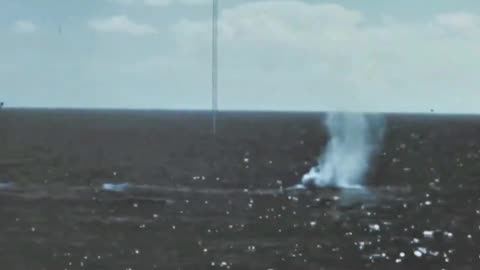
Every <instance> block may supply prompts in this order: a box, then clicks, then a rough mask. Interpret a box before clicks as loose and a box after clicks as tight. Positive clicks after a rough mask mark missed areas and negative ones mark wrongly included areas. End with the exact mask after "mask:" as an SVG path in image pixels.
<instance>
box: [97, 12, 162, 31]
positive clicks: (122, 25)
mask: <svg viewBox="0 0 480 270" xmlns="http://www.w3.org/2000/svg"><path fill="white" fill-rule="evenodd" d="M89 26H90V27H91V28H93V29H94V30H96V31H98V32H118V33H127V34H131V35H148V34H155V33H157V30H156V29H155V27H153V26H151V25H148V24H143V23H137V22H135V21H132V20H131V19H129V18H128V17H127V16H125V15H117V16H112V17H110V18H104V19H95V20H91V21H90V22H89Z"/></svg>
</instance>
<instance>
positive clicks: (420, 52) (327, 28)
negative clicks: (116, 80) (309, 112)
mask: <svg viewBox="0 0 480 270" xmlns="http://www.w3.org/2000/svg"><path fill="white" fill-rule="evenodd" d="M385 15H386V14H385ZM385 18H389V19H388V20H384V21H380V22H378V21H374V20H373V19H371V18H370V17H369V16H367V15H365V14H363V13H362V12H360V11H357V10H352V9H348V8H345V7H343V6H341V5H337V4H322V3H306V2H302V1H295V0H285V1H273V0H269V1H258V2H250V3H245V4H240V5H237V6H234V7H232V8H228V9H224V10H223V12H222V14H221V17H220V21H219V28H220V42H221V44H220V57H221V59H222V60H221V61H222V62H221V67H222V69H221V74H222V76H223V77H222V82H221V85H222V86H223V88H222V91H224V93H223V96H227V97H228V96H230V97H232V96H235V95H236V94H235V93H241V95H242V98H243V99H244V100H251V101H254V100H265V104H266V107H281V108H285V107H292V108H303V109H314V110H315V109H322V108H325V106H327V107H329V108H330V109H352V108H353V110H372V109H373V110H384V111H385V110H393V111H398V110H399V111H405V110H407V111H427V110H429V109H430V107H436V108H437V107H438V110H442V109H443V110H445V111H452V110H455V109H464V110H477V109H476V107H477V106H478V105H477V104H476V102H475V101H474V100H478V98H480V97H478V98H473V99H472V97H475V96H478V94H477V91H478V89H480V81H479V80H478V79H477V76H476V73H477V70H480V62H479V61H477V59H480V47H478V46H477V44H480V16H478V15H477V14H474V13H469V12H462V13H460V12H458V13H447V14H438V15H437V16H433V17H431V18H430V19H426V20H424V21H416V22H411V21H402V20H399V19H398V18H395V17H392V16H387V15H386V16H385ZM172 30H173V32H174V33H175V35H176V37H177V42H178V44H179V45H180V47H181V48H183V49H184V52H187V53H191V54H192V55H195V56H197V57H205V53H204V52H205V51H208V48H209V46H210V44H209V40H210V35H211V22H210V20H205V21H194V20H183V21H181V22H179V23H178V24H176V25H175V26H173V27H172ZM238 74H242V75H241V76H238ZM245 78H248V80H247V79H245ZM225 92H227V93H225ZM292 93H296V94H295V95H294V97H292ZM238 95H240V94H238ZM286 96H288V97H289V98H284V97H286ZM238 98H239V97H236V99H235V98H231V99H227V98H226V99H225V100H224V101H225V103H227V104H225V106H229V104H238ZM376 100H382V101H384V102H376ZM352 104H353V105H352ZM244 105H246V104H244Z"/></svg>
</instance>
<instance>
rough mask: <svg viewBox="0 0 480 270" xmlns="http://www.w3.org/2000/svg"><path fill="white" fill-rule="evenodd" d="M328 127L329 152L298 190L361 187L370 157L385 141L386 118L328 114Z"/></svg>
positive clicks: (307, 175) (351, 114)
mask: <svg viewBox="0 0 480 270" xmlns="http://www.w3.org/2000/svg"><path fill="white" fill-rule="evenodd" d="M325 124H326V127H327V129H328V133H329V135H330V140H329V142H328V144H327V147H326V150H325V152H324V154H323V155H322V156H321V157H320V158H319V161H318V165H317V166H315V167H313V168H312V169H311V170H310V171H309V172H308V173H307V174H305V175H304V176H303V178H302V184H301V185H298V187H305V186H311V185H315V186H317V187H325V186H334V187H340V188H361V187H362V185H363V181H364V177H365V175H366V173H367V171H368V169H369V165H370V160H371V156H372V154H373V153H374V152H375V151H376V150H377V149H378V148H379V146H380V145H381V143H382V140H383V134H384V130H385V121H384V118H383V117H382V116H380V115H366V114H360V113H329V114H328V115H327V117H326V121H325Z"/></svg>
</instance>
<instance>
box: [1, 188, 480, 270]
mask: <svg viewBox="0 0 480 270" xmlns="http://www.w3.org/2000/svg"><path fill="white" fill-rule="evenodd" d="M107 187H109V186H107ZM117 187H118V186H117ZM0 188H1V191H0V200H1V201H0V204H1V208H0V209H1V210H0V214H1V217H2V218H1V220H2V230H1V231H0V254H1V255H0V261H1V262H2V268H4V269H364V268H369V269H422V268H425V267H427V269H442V268H443V269H476V267H475V265H480V257H479V255H480V250H479V247H480V245H479V244H480V241H479V240H480V233H479V232H480V227H479V225H480V223H479V221H480V208H479V209H476V208H475V207H472V204H474V203H477V201H478V200H477V199H478V195H477V194H480V193H478V190H477V191H474V190H471V189H465V188H457V189H454V190H452V189H449V190H448V191H447V190H442V189H441V182H439V183H432V186H431V188H429V189H425V190H422V191H419V190H416V191H414V190H412V189H411V188H405V187H377V188H371V189H370V190H356V189H352V190H343V191H340V190H334V189H322V190H303V191H284V190H283V191H282V190H279V189H258V190H255V189H253V190H249V189H238V190H235V189H225V190H223V189H212V188H203V189H202V188H189V187H166V186H145V185H143V186H135V185H129V186H128V187H127V188H125V189H124V190H122V191H111V190H105V189H104V188H105V187H102V186H98V187H82V186H79V187H68V186H60V185H56V186H55V185H51V186H48V185H40V186H25V187H17V186H13V185H5V184H2V185H0Z"/></svg>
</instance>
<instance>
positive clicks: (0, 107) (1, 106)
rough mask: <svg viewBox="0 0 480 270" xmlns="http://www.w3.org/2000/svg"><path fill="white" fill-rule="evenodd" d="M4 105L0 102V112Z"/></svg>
mask: <svg viewBox="0 0 480 270" xmlns="http://www.w3.org/2000/svg"><path fill="white" fill-rule="evenodd" d="M3 105H4V103H3V102H0V110H1V109H2V108H3Z"/></svg>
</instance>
